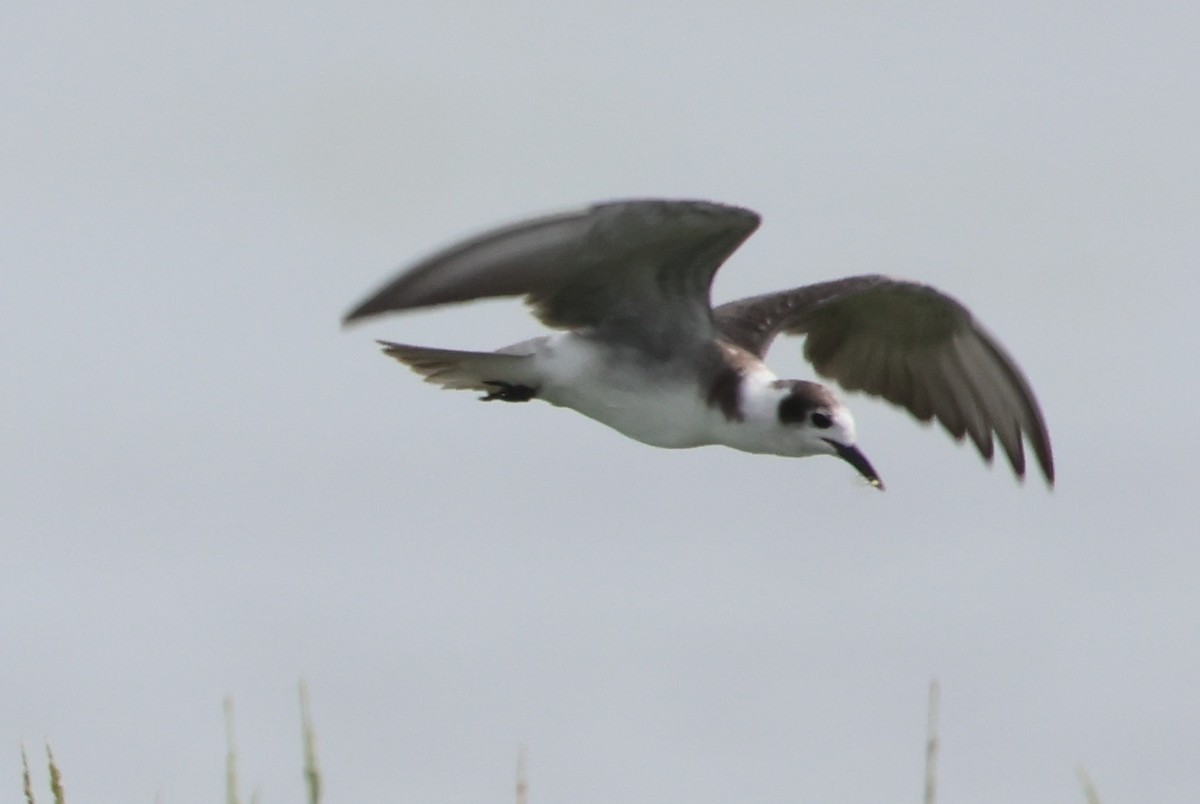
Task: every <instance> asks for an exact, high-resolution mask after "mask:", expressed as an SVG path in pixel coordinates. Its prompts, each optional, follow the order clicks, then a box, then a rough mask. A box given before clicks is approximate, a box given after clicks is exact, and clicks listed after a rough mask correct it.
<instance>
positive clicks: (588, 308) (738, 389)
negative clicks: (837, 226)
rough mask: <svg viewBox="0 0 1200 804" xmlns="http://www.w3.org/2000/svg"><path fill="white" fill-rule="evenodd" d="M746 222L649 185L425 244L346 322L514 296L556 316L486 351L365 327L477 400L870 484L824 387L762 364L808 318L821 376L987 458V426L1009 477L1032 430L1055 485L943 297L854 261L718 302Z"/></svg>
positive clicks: (994, 366) (1033, 407)
mask: <svg viewBox="0 0 1200 804" xmlns="http://www.w3.org/2000/svg"><path fill="white" fill-rule="evenodd" d="M759 221H760V218H759V216H758V214H756V213H754V212H752V211H750V210H748V209H742V208H739V207H735V206H727V205H724V204H717V203H711V202H705V201H686V200H653V199H652V200H630V201H618V202H610V203H603V204H596V205H594V206H591V207H587V208H584V209H581V210H576V211H573V212H567V213H564V214H558V215H551V216H546V217H540V218H535V219H532V220H527V221H524V222H521V223H517V224H515V225H511V226H508V227H504V228H500V229H494V230H492V231H488V232H486V233H484V234H482V235H480V236H478V237H475V238H473V239H470V240H466V241H465V242H462V243H459V244H457V245H454V246H451V247H449V248H447V249H445V250H443V251H441V252H438V253H435V254H434V255H433V256H431V257H429V258H427V259H425V260H423V261H421V262H419V263H417V264H416V265H414V266H412V267H410V268H409V269H408V270H406V271H404V272H403V273H401V274H400V275H399V276H397V277H395V278H394V279H393V280H392V281H390V282H388V283H387V284H386V285H384V286H383V287H382V288H381V289H380V290H379V291H378V292H376V293H375V294H374V295H372V296H370V297H369V298H367V299H366V300H365V301H363V302H362V303H361V304H359V305H358V306H356V307H355V308H354V309H353V310H351V311H350V312H349V313H348V314H347V315H346V317H345V322H346V323H349V322H351V321H355V320H358V319H362V318H366V317H368V316H374V315H377V314H380V313H387V312H395V311H402V310H412V309H416V308H423V307H432V306H437V305H444V304H451V303H458V302H467V301H471V300H474V299H486V298H494V297H503V296H519V297H524V298H525V300H526V302H527V303H528V304H529V305H530V306H531V308H532V312H533V313H534V315H536V316H537V317H538V318H539V319H540V320H541V321H542V323H544V324H545V325H547V326H548V327H550V328H553V329H559V330H563V331H562V332H559V333H555V334H551V335H546V336H543V337H538V338H534V339H532V340H527V341H523V342H521V343H518V344H514V345H512V346H506V347H504V348H502V349H497V350H495V351H490V352H468V351H456V350H450V349H436V348H428V347H424V346H413V345H410V344H404V343H392V342H389V341H379V343H380V344H381V345H382V346H383V348H384V352H385V353H386V354H388V355H390V356H391V357H394V358H395V359H397V360H399V361H400V362H401V363H404V364H406V365H407V366H409V367H410V368H412V369H414V370H415V371H417V372H418V373H419V374H422V375H424V377H425V379H426V380H427V381H428V382H431V383H435V384H437V385H440V386H442V387H443V388H451V389H470V390H474V391H478V392H482V394H483V396H481V397H480V398H481V399H483V400H487V401H491V400H502V401H505V402H527V401H529V400H533V399H541V400H544V401H546V402H549V403H550V404H552V405H557V406H560V407H565V408H570V409H572V410H575V411H578V412H579V413H582V414H583V415H584V416H588V417H590V418H592V419H595V420H596V421H598V422H601V423H603V424H605V425H608V426H609V427H611V428H613V429H615V430H617V431H619V432H621V433H623V434H624V435H626V436H628V437H630V438H633V439H636V440H637V441H641V442H643V443H645V444H650V445H652V446H656V447H668V448H686V447H698V446H704V445H714V444H718V445H724V446H727V447H732V448H734V449H738V450H743V451H745V452H751V453H760V454H770V455H782V456H788V457H805V456H809V455H833V456H836V457H839V458H841V459H843V460H844V461H846V462H847V463H849V464H850V465H851V466H853V467H854V468H855V469H856V470H858V472H859V473H860V474H861V475H862V476H863V478H865V479H866V481H867V482H868V483H870V484H871V485H872V486H875V487H876V488H879V489H883V482H882V480H880V478H879V475H878V473H876V471H875V469H874V468H873V467H872V466H871V463H870V461H868V460H867V457H866V456H865V455H864V454H863V452H862V451H861V450H860V449H859V447H858V446H857V440H856V436H855V428H854V419H853V417H852V416H851V415H850V411H849V410H848V409H847V408H846V406H845V405H844V404H843V403H842V401H841V400H840V399H839V397H838V396H837V395H836V394H835V393H834V392H833V391H832V390H830V389H829V388H828V387H826V386H824V385H820V384H818V383H815V382H810V381H807V380H789V379H780V378H779V377H777V376H776V375H775V374H774V373H773V372H772V371H771V370H770V369H769V368H767V366H766V364H765V363H764V362H763V360H764V357H765V356H766V353H767V350H768V348H769V347H770V346H771V344H772V342H773V341H774V340H775V337H776V336H777V335H779V334H789V335H803V336H805V341H804V356H805V358H806V359H807V360H808V361H809V362H810V363H811V364H812V365H813V367H814V368H815V369H816V372H817V373H818V374H819V375H821V376H823V377H827V378H830V379H833V380H835V381H837V383H838V384H840V385H841V387H842V388H843V389H845V390H847V391H862V392H865V393H866V394H869V395H871V396H875V397H881V398H883V399H885V400H887V401H888V402H891V403H892V404H894V405H897V406H899V407H901V408H904V409H906V410H908V412H909V413H911V414H912V415H913V416H915V417H916V418H917V419H918V420H921V421H923V422H929V421H930V420H934V419H936V420H937V421H938V423H940V424H941V425H942V427H944V428H945V429H946V431H947V432H949V433H950V434H951V435H952V436H953V437H954V438H956V439H958V440H960V441H961V440H962V439H963V438H964V437H966V436H970V438H971V441H972V442H974V444H975V447H976V448H977V449H978V451H979V453H980V455H981V456H982V457H983V458H984V460H985V461H986V462H988V463H991V461H992V457H993V452H994V447H993V437H995V439H997V440H999V442H1000V444H1001V446H1002V448H1003V450H1004V454H1005V455H1006V456H1007V458H1008V462H1009V464H1010V465H1011V466H1012V469H1013V472H1014V473H1015V475H1016V476H1017V478H1018V479H1021V480H1023V479H1024V476H1025V451H1024V447H1023V442H1025V441H1027V442H1028V443H1029V445H1030V446H1031V447H1032V449H1033V453H1034V455H1036V457H1037V462H1038V465H1039V466H1040V467H1041V470H1042V474H1043V475H1044V476H1045V479H1046V482H1047V484H1049V485H1050V486H1053V484H1054V459H1053V455H1052V452H1051V448H1050V437H1049V434H1048V433H1047V430H1046V424H1045V421H1044V419H1043V417H1042V413H1041V410H1040V408H1039V406H1038V403H1037V400H1036V399H1035V398H1034V395H1033V391H1032V390H1031V389H1030V386H1029V383H1028V382H1027V381H1026V379H1025V377H1024V376H1023V375H1022V373H1021V371H1020V369H1019V368H1018V367H1017V365H1016V363H1015V362H1014V361H1013V360H1012V359H1011V358H1010V357H1009V356H1008V354H1007V353H1006V352H1005V351H1004V349H1003V348H1002V347H1001V346H1000V345H999V343H997V342H996V341H995V340H994V339H993V338H992V337H991V336H990V335H989V334H988V333H987V332H986V331H985V330H984V329H983V328H982V327H981V326H980V325H979V324H977V323H976V321H975V319H974V317H973V316H972V315H971V313H970V311H969V310H967V308H966V307H964V306H963V305H962V304H960V303H959V302H957V301H956V300H954V299H953V298H951V297H950V296H947V295H945V294H944V293H942V292H940V291H938V290H936V289H934V288H932V287H929V286H927V285H923V284H919V283H916V282H911V281H905V280H900V279H894V278H891V277H888V276H882V275H868V276H853V277H847V278H844V279H836V280H833V281H829V282H821V283H818V284H813V285H807V286H804V287H798V288H795V289H793V290H784V291H779V292H776V293H766V294H763V295H760V296H752V297H750V298H745V299H740V300H738V301H733V302H729V303H726V304H722V305H720V306H718V307H713V306H712V304H711V301H710V296H709V289H710V286H711V285H712V281H713V276H714V275H715V274H716V272H717V269H718V268H720V266H721V265H722V263H724V262H725V260H726V259H728V258H729V256H730V255H731V254H733V252H734V251H735V250H736V249H737V248H738V246H740V245H741V244H742V243H743V242H744V241H745V240H746V238H748V237H749V236H750V234H751V233H753V232H754V230H755V229H757V228H758V225H759Z"/></svg>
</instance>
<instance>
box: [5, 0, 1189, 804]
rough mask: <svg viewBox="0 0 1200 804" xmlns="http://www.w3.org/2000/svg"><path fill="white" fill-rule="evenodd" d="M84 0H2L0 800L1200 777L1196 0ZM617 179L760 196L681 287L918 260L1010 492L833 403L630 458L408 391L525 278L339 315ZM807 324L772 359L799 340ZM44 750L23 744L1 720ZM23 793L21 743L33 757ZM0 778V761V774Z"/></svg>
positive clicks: (483, 328) (620, 189)
mask: <svg viewBox="0 0 1200 804" xmlns="http://www.w3.org/2000/svg"><path fill="white" fill-rule="evenodd" d="M876 5H877V4H863V3H833V4H830V3H820V4H816V3H813V4H806V3H791V2H789V3H784V2H775V3H766V2H764V3H740V4H739V3H729V2H723V3H711V2H699V3H697V2H690V3H683V2H674V3H656V2H649V3H647V2H638V3H632V2H628V3H626V2H616V3H557V2H549V0H516V1H514V2H497V3H492V2H482V0H460V1H458V2H455V1H454V0H450V1H449V2H437V3H433V2H430V3H423V4H418V3H412V2H395V3H358V2H350V3H333V4H331V3H320V4H315V3H282V2H255V1H254V0H251V1H250V2H238V3H234V2H221V1H220V0H218V2H207V3H180V2H171V0H167V2H156V3H149V2H109V3H72V2H66V3H33V2H27V1H26V0H15V2H9V3H7V4H6V6H5V8H4V10H3V12H0V65H2V68H3V69H2V71H0V108H2V109H3V112H2V114H0V266H2V268H3V272H4V274H3V283H2V285H0V335H2V338H3V340H2V343H3V345H4V359H3V362H2V366H3V375H4V376H3V381H2V385H0V388H2V391H0V402H2V405H3V408H2V413H3V415H2V416H0V551H2V555H3V557H2V559H0V567H2V570H0V571H2V572H3V576H4V582H3V583H0V650H2V651H3V657H2V666H3V668H4V670H3V677H2V678H3V684H2V687H3V693H2V694H0V797H3V798H5V799H6V800H8V799H13V800H15V799H16V798H17V797H18V796H19V795H20V772H19V767H20V757H19V751H18V746H19V744H20V743H22V742H23V743H24V744H25V745H26V746H27V747H28V748H29V750H30V751H31V754H32V755H33V756H34V757H35V758H37V757H40V755H41V753H40V752H41V745H42V742H43V740H47V739H48V740H49V741H50V742H51V744H52V746H53V748H54V750H55V754H56V757H57V759H58V761H59V764H60V766H61V767H62V769H63V772H64V774H65V783H66V785H67V792H68V800H72V801H80V802H84V801H86V802H89V803H90V804H117V803H118V802H119V803H120V804H128V802H131V801H142V802H150V801H153V800H154V797H155V796H156V795H161V796H162V801H164V802H211V801H220V800H222V796H223V795H224V792H223V784H224V780H223V775H222V774H223V767H222V766H223V761H224V751H225V747H224V734H223V725H222V711H221V701H222V699H223V697H224V696H226V695H232V696H233V697H234V698H235V700H236V705H237V713H238V714H237V730H238V743H239V752H240V758H241V771H242V778H243V781H244V783H245V786H246V788H247V789H249V788H257V789H258V790H259V791H260V792H261V795H262V801H263V802H264V804H268V803H269V802H285V801H299V800H301V799H302V795H303V793H302V791H303V786H302V778H301V774H300V766H301V751H300V738H299V732H300V726H299V712H298V706H297V696H296V688H297V683H298V681H299V680H300V679H301V678H303V679H306V680H307V682H308V684H309V687H310V690H311V696H312V702H313V715H314V718H315V721H316V727H317V738H318V751H319V755H320V761H321V765H322V768H323V771H324V778H325V785H326V791H327V797H326V801H328V802H330V804H333V802H375V801H380V802H384V801H386V802H507V801H511V800H512V790H513V781H514V768H515V764H516V757H517V753H518V749H519V747H520V746H522V745H524V746H526V747H527V750H528V772H529V780H530V801H531V802H532V803H533V804H538V803H543V804H545V803H548V802H556V803H558V802H561V803H564V804H566V803H568V802H570V803H572V804H601V803H603V804H612V802H622V804H632V803H633V802H646V803H647V804H649V803H651V802H652V803H654V804H664V803H668V802H678V803H680V804H684V803H686V804H710V803H711V804H715V803H716V802H722V803H725V802H729V801H744V802H781V803H782V802H824V803H830V804H832V803H834V802H845V803H847V804H850V803H855V804H857V803H858V802H868V801H894V802H903V801H909V802H917V801H919V800H920V797H921V783H922V772H923V770H922V763H923V755H924V747H923V741H924V732H925V706H926V695H927V689H928V685H929V682H930V680H931V679H932V678H934V677H937V678H938V679H940V681H941V684H942V687H943V696H942V709H943V717H942V745H943V751H942V756H941V777H940V778H941V798H940V801H942V802H945V804H951V803H952V802H972V803H973V804H1001V803H1002V802H1003V803H1005V804H1011V802H1021V803H1022V804H1043V803H1044V804H1051V803H1052V802H1053V803H1055V804H1062V803H1063V802H1082V801H1083V795H1082V792H1081V789H1080V786H1079V783H1078V781H1077V779H1076V776H1075V771H1076V768H1077V767H1078V766H1080V765H1083V766H1085V767H1086V768H1087V769H1088V771H1089V772H1090V774H1091V776H1092V777H1093V779H1094V780H1095V782H1096V785H1097V786H1098V788H1099V790H1100V792H1101V794H1102V796H1103V799H1104V801H1105V804H1119V803H1120V802H1128V803H1129V804H1145V803H1146V802H1155V804H1192V803H1193V802H1195V801H1197V800H1198V797H1200V762H1197V757H1198V756H1200V683H1198V679H1200V521H1198V520H1200V517H1198V514H1197V511H1198V509H1200V506H1198V504H1197V487H1198V481H1200V470H1198V469H1197V456H1196V450H1197V446H1198V445H1200V417H1198V416H1197V415H1196V414H1195V407H1196V400H1197V397H1198V395H1200V380H1198V378H1197V376H1198V373H1197V361H1198V359H1200V338H1198V337H1197V335H1196V326H1195V322H1196V309H1197V308H1196V306H1197V304H1198V303H1200V274H1198V269H1200V226H1198V223H1197V222H1198V220H1200V146H1198V143H1200V80H1198V76H1200V47H1198V46H1197V42H1200V6H1197V5H1196V4H1194V3H1182V2H1181V3H1177V4H1172V3H1151V4H1099V5H1098V4H1095V3H1083V2H1051V3H1039V4H1012V3H992V4H968V5H967V6H964V5H962V4H948V3H947V4H915V5H914V4H904V5H906V6H907V7H906V8H901V7H900V6H894V7H891V6H890V7H888V8H882V9H881V8H878V7H876ZM630 196H667V197H695V198H707V199H714V200H720V201H725V202H729V203H736V204H741V205H744V206H748V207H751V208H753V209H755V210H758V211H759V212H760V213H762V215H763V217H764V223H763V226H762V229H761V230H760V231H759V233H758V234H756V235H755V236H754V237H753V238H752V239H751V240H750V241H749V242H748V243H747V244H746V245H745V246H744V247H743V249H742V250H741V251H739V252H738V253H737V254H736V255H735V256H734V258H733V259H732V260H731V261H730V262H729V263H728V264H727V265H726V267H725V268H724V269H723V271H722V273H721V274H720V276H719V277H718V280H717V283H716V287H715V291H714V293H715V297H716V299H717V300H718V301H723V300H726V299H731V298H737V297H738V296H742V295H748V294H751V293H758V292H763V291H767V290H773V289H779V288H784V287H790V286H794V285H799V284H804V283H807V282H811V281H817V280H822V279H828V278H833V277H838V276H843V275H849V274H854V273H861V272H876V271H880V272H886V273H891V274H895V275H900V276H905V277H910V278H914V279H918V280H921V281H924V282H928V283H931V284H934V285H936V286H938V287H940V288H942V289H943V290H945V291H947V292H949V293H951V294H953V295H954V296H956V297H957V298H959V299H961V300H962V301H964V302H965V303H966V304H968V305H969V306H970V307H971V308H972V310H974V312H975V313H976V314H977V315H978V317H979V318H980V319H981V320H982V321H983V322H984V324H985V325H986V326H987V327H988V328H989V329H990V330H991V331H992V332H993V333H995V334H996V335H997V336H998V338H999V339H1000V341H1001V342H1002V343H1003V344H1005V346H1006V347H1007V348H1008V349H1009V350H1010V351H1011V352H1012V354H1013V355H1014V356H1015V357H1016V358H1017V360H1018V361H1019V362H1020V364H1021V365H1022V367H1023V368H1024V370H1025V372H1026V373H1027V375H1028V377H1029V378H1030V380H1031V382H1032V384H1033V386H1034V387H1035V389H1036V391H1037V393H1038V395H1039V398H1040V400H1041V402H1042V406H1043V408H1044V410H1045V413H1046V416H1047V419H1048V422H1049V425H1050V429H1051V433H1052V437H1053V441H1054V450H1055V456H1056V462H1057V468H1058V478H1059V482H1058V486H1057V488H1056V489H1055V490H1054V491H1053V492H1050V491H1048V490H1047V489H1046V487H1045V485H1044V484H1043V483H1042V482H1041V480H1040V478H1037V477H1036V476H1035V477H1031V478H1030V479H1029V481H1027V482H1026V483H1025V484H1024V485H1023V486H1022V485H1020V484H1018V483H1017V482H1016V481H1015V480H1014V479H1013V478H1012V476H1011V474H1010V473H1009V471H1008V470H1007V467H1006V466H1004V465H1002V464H1001V465H997V466H996V467H994V468H992V469H988V468H987V467H986V466H985V465H984V464H983V463H982V462H981V461H980V460H979V458H978V456H977V455H975V453H974V452H973V450H972V449H971V448H970V447H969V446H959V445H956V444H954V443H953V442H952V441H951V440H950V439H948V438H947V437H946V436H945V435H944V433H943V432H942V431H941V430H940V429H931V428H925V427H921V426H919V425H918V424H916V423H915V422H914V421H913V420H911V419H910V418H909V417H908V416H907V415H906V414H903V413H902V412H900V411H897V410H895V409H892V408H890V407H888V406H886V405H884V404H881V403H876V402H874V401H871V400H866V399H863V398H861V397H851V398H850V400H849V401H850V405H851V407H852V409H853V410H854V411H855V415H856V418H857V421H858V430H859V438H860V445H861V446H862V448H863V449H864V451H865V452H866V454H867V455H869V456H870V458H871V460H872V462H873V463H874V465H875V467H876V468H877V469H878V470H879V472H880V473H881V475H882V476H883V478H884V479H885V481H886V482H887V485H888V491H887V492H886V493H885V494H879V493H878V492H876V491H874V490H872V489H870V488H868V487H866V486H865V485H864V484H863V483H862V482H861V481H860V480H858V479H856V476H855V473H854V472H853V470H852V469H851V468H850V467H848V466H846V465H844V464H842V463H840V462H837V461H834V460H830V459H826V458H813V459H808V460H789V459H783V458H771V457H762V456H750V455H744V454H740V453H736V452H733V451H730V450H725V449H720V448H708V449H699V450H691V451H667V450H656V449H653V448H651V447H647V446H644V445H641V444H638V443H635V442H633V441H630V440H627V439H624V438H622V437H621V436H619V435H618V434H616V433H615V432H613V431H610V430H608V429H606V428H604V427H603V426H601V425H599V424H597V423H595V422H592V421H590V420H588V419H585V418H583V417H581V416H578V415H577V414H573V413H571V412H569V411H565V410H559V409H554V408H551V407H549V406H547V405H543V404H540V403H533V404H529V405H486V406H485V405H480V404H479V403H478V402H476V401H475V400H474V398H473V396H472V395H471V394H464V393H450V392H446V391H440V390H437V389H435V388H433V387H432V386H428V385H425V384H423V383H421V382H420V381H419V379H418V378H417V377H415V376H414V375H412V374H410V373H408V372H406V371H404V370H403V369H402V368H401V367H399V366H397V365H396V364H395V363H394V362H392V361H390V360H387V359H386V358H384V357H381V356H380V355H379V353H378V352H377V350H376V348H375V346H374V344H373V339H374V338H376V337H386V338H394V339H399V340H404V341H408V342H412V343H420V344H429V345H436V346H452V347H466V348H479V349H486V348H493V347H497V346H501V345H504V344H507V343H511V342H513V341H516V340H520V339H522V338H525V337H529V336H531V335H535V334H537V333H538V332H539V331H540V325H539V324H538V323H537V322H536V321H535V320H534V319H532V318H531V317H529V316H528V315H527V314H526V313H525V312H524V311H523V310H522V309H521V306H520V304H519V303H516V302H511V303H505V302H500V303H488V304H486V305H477V306H470V307H465V308H456V309H452V310H443V311H434V312H426V313H420V314H413V315H409V316H405V317H394V318H384V319H381V320H378V321H375V322H372V323H369V324H367V325H363V326H360V327H356V328H352V329H350V330H347V331H342V330H340V329H339V326H338V322H339V318H340V316H341V315H342V314H343V313H344V312H345V311H346V310H347V309H348V308H349V307H350V306H351V305H352V304H353V303H355V302H357V301H359V300H360V299H361V298H362V297H363V296H364V295H365V294H366V293H368V292H370V291H371V290H373V289H374V288H375V287H376V286H378V285H379V284H380V283H381V282H383V281H384V280H385V279H387V278H388V277H389V276H391V275H392V273H393V272H394V271H395V270H396V269H397V268H398V267H399V266H402V265H403V264H404V263H406V262H407V261H410V260H412V259H415V258H418V257H420V256H422V255H424V254H426V253H428V252H429V251H430V250H432V249H434V248H437V247H439V246H442V245H445V244H447V243H449V242H451V241H453V240H454V239H455V238H458V237H461V236H464V235H469V234H473V233H475V232H477V231H479V230H481V229H484V228H487V227H489V226H493V225H496V224H500V223H506V222H510V221H513V220H515V219H519V218H521V217H523V216H526V215H529V214H534V213H542V212H548V211H554V210H557V209H560V208H564V207H574V206H577V205H579V204H582V203H587V202H592V201H598V200H605V199H611V198H618V197H630ZM800 346H801V344H800V343H798V342H796V341H789V340H780V341H779V342H777V344H776V347H775V349H774V351H773V352H772V355H771V359H772V363H773V364H775V365H776V366H777V368H778V370H779V371H780V372H781V373H783V374H784V375H785V376H788V375H791V376H801V377H807V376H811V375H810V373H809V369H808V367H807V366H805V365H804V363H803V361H802V360H801V359H800V357H799V355H800ZM39 764H40V760H39ZM35 783H36V784H37V785H38V786H39V789H42V790H44V789H45V777H44V772H43V771H42V769H41V768H40V767H39V768H38V769H37V775H36V776H35ZM4 790H7V791H8V792H7V793H5V792H2V791H4Z"/></svg>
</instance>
